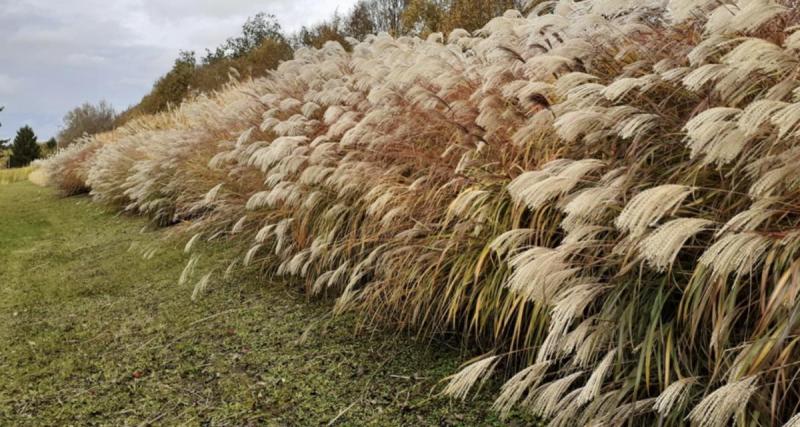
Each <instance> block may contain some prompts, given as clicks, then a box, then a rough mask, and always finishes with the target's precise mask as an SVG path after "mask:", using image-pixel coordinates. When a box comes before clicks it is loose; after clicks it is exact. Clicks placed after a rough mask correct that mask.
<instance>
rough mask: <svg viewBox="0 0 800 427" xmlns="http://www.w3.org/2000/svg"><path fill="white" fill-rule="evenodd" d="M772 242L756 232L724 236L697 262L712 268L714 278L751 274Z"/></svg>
mask: <svg viewBox="0 0 800 427" xmlns="http://www.w3.org/2000/svg"><path fill="white" fill-rule="evenodd" d="M771 244H772V240H771V239H769V238H768V237H765V236H762V235H761V234H758V233H754V232H742V233H732V234H727V235H724V236H722V237H721V238H720V239H719V240H717V241H716V242H715V243H714V244H713V245H711V246H710V247H709V248H708V249H706V251H705V252H703V255H702V256H700V258H699V259H698V260H697V261H698V263H700V264H701V265H704V266H706V267H709V268H711V270H712V271H713V273H714V277H717V278H719V277H727V276H728V275H729V274H731V273H734V272H735V273H736V275H737V276H742V275H745V274H750V273H752V272H753V269H754V268H755V266H756V264H757V263H758V262H759V261H760V260H761V257H762V256H763V254H764V252H766V251H767V249H769V247H770V246H771Z"/></svg>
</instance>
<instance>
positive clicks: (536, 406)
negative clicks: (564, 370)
mask: <svg viewBox="0 0 800 427" xmlns="http://www.w3.org/2000/svg"><path fill="white" fill-rule="evenodd" d="M583 375H584V373H583V372H580V371H579V372H574V373H572V374H569V375H566V376H564V377H563V378H559V379H556V380H554V381H551V382H549V383H546V384H544V385H541V386H539V387H538V388H536V389H535V390H534V391H533V392H531V394H530V395H529V396H528V398H527V399H526V403H527V404H528V405H530V407H531V409H532V410H533V411H534V413H536V414H537V415H540V416H543V417H548V418H549V417H552V416H553V414H555V411H556V410H557V409H558V406H559V403H560V402H561V399H562V398H563V397H564V395H565V394H566V393H567V390H569V388H570V387H572V385H573V384H574V383H575V381H577V380H578V378H580V377H582V376H583Z"/></svg>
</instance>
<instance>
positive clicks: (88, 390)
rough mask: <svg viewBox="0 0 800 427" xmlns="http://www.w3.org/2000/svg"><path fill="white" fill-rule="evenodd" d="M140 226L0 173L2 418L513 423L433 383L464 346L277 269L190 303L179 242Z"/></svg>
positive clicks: (18, 421) (483, 402)
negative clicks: (386, 327)
mask: <svg viewBox="0 0 800 427" xmlns="http://www.w3.org/2000/svg"><path fill="white" fill-rule="evenodd" d="M144 226H145V222H144V221H143V220H141V219H138V218H129V217H125V216H119V215H115V214H112V213H108V212H105V211H104V210H103V209H102V208H101V207H98V206H97V205H94V204H92V203H90V202H89V200H88V199H87V198H69V199H63V198H58V197H56V196H55V195H54V194H53V192H52V191H51V190H49V189H43V188H39V187H35V186H33V185H32V184H30V183H28V182H21V183H16V184H8V185H0V368H2V369H0V425H175V424H185V425H268V426H269V425H289V426H316V425H328V424H333V425H376V426H390V425H435V426H442V425H444V426H446V425H465V426H472V425H503V424H512V425H515V424H523V423H525V421H521V420H511V421H508V422H506V423H501V422H500V421H499V420H498V419H497V418H496V416H495V415H494V414H493V413H492V412H491V411H490V410H489V406H490V405H491V400H490V397H491V396H482V397H479V398H477V399H475V400H471V401H468V402H466V403H461V402H452V401H449V400H446V399H442V398H439V397H437V396H436V394H435V393H434V394H431V390H432V388H433V387H434V386H436V384H437V382H438V381H439V380H441V379H442V377H444V376H446V375H447V374H449V373H452V372H454V371H455V370H457V367H458V366H459V364H460V363H461V362H463V360H464V357H466V356H465V355H461V354H459V353H458V352H457V351H455V350H452V349H449V347H448V346H446V345H444V344H442V343H433V344H431V343H428V342H416V341H415V340H414V339H413V337H409V336H403V335H398V334H394V333H390V332H378V331H363V330H362V331H361V332H356V328H355V323H354V320H353V319H350V318H347V317H340V318H332V317H331V315H330V306H329V303H326V302H313V301H308V300H306V298H305V297H303V296H301V295H300V294H299V293H298V292H297V291H296V290H294V289H292V287H290V286H287V285H285V284H272V283H268V282H267V281H266V280H264V279H258V278H257V277H255V275H253V274H250V275H249V276H245V278H243V279H239V280H232V281H230V283H215V284H212V286H211V288H210V291H209V293H208V294H206V295H205V296H204V297H203V298H201V299H199V300H198V301H196V302H192V301H191V298H190V296H191V293H192V289H193V286H194V284H193V283H189V284H186V285H182V286H178V280H177V279H178V277H179V276H180V273H181V271H182V269H183V267H184V265H185V263H186V260H187V256H186V255H185V254H184V253H183V251H182V246H181V244H180V242H171V243H170V242H169V241H168V240H166V239H165V238H164V235H163V231H156V232H142V229H143V228H144ZM150 249H155V250H157V251H156V252H155V253H154V254H153V256H152V257H150V258H149V259H148V258H147V257H144V256H142V253H143V252H147V251H148V250H150ZM206 259H208V257H206ZM494 392H496V389H495V390H494Z"/></svg>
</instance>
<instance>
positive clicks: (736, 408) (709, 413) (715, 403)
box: [689, 376, 758, 427]
mask: <svg viewBox="0 0 800 427" xmlns="http://www.w3.org/2000/svg"><path fill="white" fill-rule="evenodd" d="M757 380H758V377H756V376H751V377H747V378H743V379H741V380H738V381H735V382H732V383H729V384H726V385H724V386H722V387H720V388H718V389H716V390H714V391H713V392H711V393H710V394H709V395H707V396H706V397H705V398H704V399H703V400H702V401H700V403H698V404H697V406H695V407H694V409H692V412H690V413H689V419H690V420H692V422H693V423H696V424H697V425H699V426H701V427H725V426H727V425H729V423H730V420H731V419H732V418H733V417H734V416H735V414H736V413H741V412H743V411H745V409H746V408H747V403H748V402H749V401H750V397H751V396H752V395H753V394H754V393H755V392H756V390H757V388H758V386H757V384H756V381H757Z"/></svg>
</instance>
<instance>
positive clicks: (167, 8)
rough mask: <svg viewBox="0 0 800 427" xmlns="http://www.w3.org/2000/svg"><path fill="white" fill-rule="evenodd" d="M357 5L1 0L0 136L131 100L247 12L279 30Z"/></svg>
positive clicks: (47, 129) (347, 1)
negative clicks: (270, 19) (274, 22)
mask: <svg viewBox="0 0 800 427" xmlns="http://www.w3.org/2000/svg"><path fill="white" fill-rule="evenodd" d="M354 2H355V0H343V1H336V0H323V1H308V0H299V1H292V0H274V1H261V2H258V1H256V2H254V1H252V0H213V1H212V0H171V1H164V0H82V1H80V2H77V1H59V0H15V1H12V0H0V28H3V29H4V36H3V37H0V106H2V105H4V106H6V109H5V111H3V112H2V113H0V123H2V127H0V139H5V138H9V137H13V135H14V133H15V132H16V129H18V128H19V127H20V126H22V125H25V124H29V125H31V126H33V127H34V130H35V131H36V132H37V134H38V135H39V136H40V139H45V138H48V137H50V136H52V135H55V133H56V132H57V131H58V127H59V126H60V125H61V117H63V115H64V113H65V112H66V111H67V110H69V109H70V108H72V107H74V106H76V105H79V104H81V103H82V102H85V101H90V102H97V101H99V100H101V99H106V100H108V101H109V102H111V103H112V104H113V105H114V106H115V107H117V108H118V109H121V108H126V107H127V106H129V105H131V104H134V103H135V102H137V101H138V100H139V99H140V98H141V97H142V96H143V95H144V94H145V93H147V91H148V90H149V89H150V88H151V86H152V84H153V82H154V81H155V80H156V78H157V77H158V76H160V75H162V74H164V73H165V72H166V71H168V70H169V68H170V66H171V64H172V61H173V60H174V59H175V57H176V56H177V53H178V51H179V50H180V49H190V50H196V51H198V52H202V51H203V50H204V49H205V48H213V47H215V46H217V45H218V44H220V43H221V42H223V41H224V40H225V39H226V38H227V37H230V36H233V35H235V34H237V33H238V31H239V28H240V27H241V24H242V23H243V22H244V20H245V19H246V18H247V17H248V16H252V15H254V14H255V13H257V12H260V11H265V12H268V13H273V14H275V15H276V16H277V17H278V19H279V20H280V22H281V24H282V25H283V27H284V29H286V30H287V31H293V30H296V29H298V28H299V27H300V26H302V25H309V24H312V23H314V22H318V21H320V20H322V19H325V18H327V17H329V16H330V15H331V14H332V13H333V11H334V10H336V9H338V10H339V11H340V12H343V11H346V10H347V9H349V8H350V7H351V5H352V4H353V3H354Z"/></svg>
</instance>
